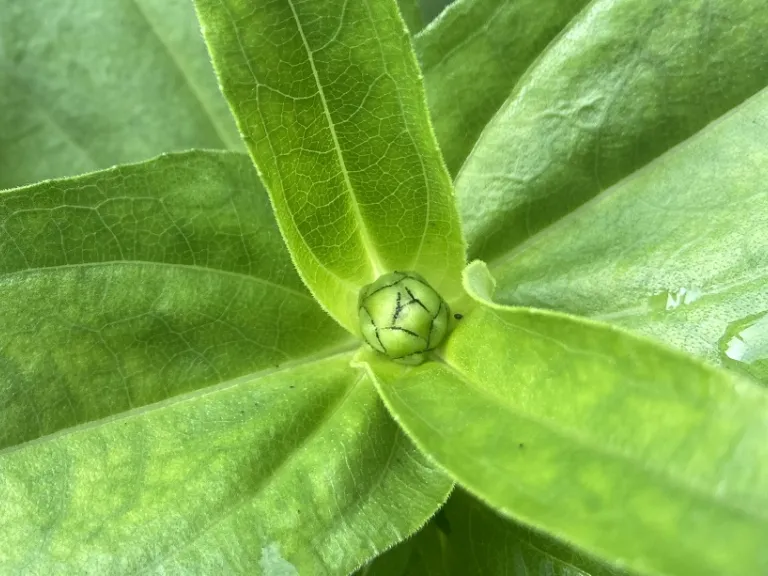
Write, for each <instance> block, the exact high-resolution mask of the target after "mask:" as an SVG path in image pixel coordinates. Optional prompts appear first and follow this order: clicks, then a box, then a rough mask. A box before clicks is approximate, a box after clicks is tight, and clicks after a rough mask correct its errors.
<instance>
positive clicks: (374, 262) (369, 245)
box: [288, 0, 384, 278]
mask: <svg viewBox="0 0 768 576" xmlns="http://www.w3.org/2000/svg"><path fill="white" fill-rule="evenodd" d="M288 6H289V7H290V8H291V14H292V15H293V20H294V21H295V22H296V29H297V30H298V32H299V36H300V37H301V42H302V45H303V46H304V51H305V52H306V54H307V61H308V62H309V65H310V67H311V69H312V77H313V78H314V80H315V86H316V87H317V94H318V96H320V102H321V103H322V105H323V115H324V116H325V120H326V122H327V124H328V130H329V132H330V133H331V139H332V140H333V149H334V152H335V153H336V158H337V160H338V162H339V167H340V168H341V173H342V175H343V177H344V184H345V186H346V188H347V191H348V192H349V197H350V200H351V202H350V205H351V206H352V215H353V216H354V218H355V222H356V223H357V227H358V230H359V231H360V240H361V242H362V243H363V246H364V247H365V251H366V255H367V256H368V261H369V263H370V265H371V269H372V270H373V273H374V276H375V277H376V278H378V277H379V276H381V275H382V274H383V273H384V272H383V270H384V267H383V266H382V265H381V261H380V259H379V257H378V253H377V251H376V249H375V248H374V246H375V243H374V242H373V241H372V240H371V238H370V233H369V232H368V227H367V226H366V225H365V219H364V218H363V215H362V213H361V212H360V205H359V202H358V200H357V196H356V195H355V189H354V187H353V186H352V181H351V180H350V179H349V171H348V170H347V164H346V161H345V160H344V154H343V153H342V151H341V145H340V144H339V138H338V136H337V134H336V126H335V124H334V122H333V119H332V117H331V111H330V109H329V108H328V101H327V100H326V98H325V90H323V85H322V83H321V82H320V76H319V74H318V72H317V67H316V66H315V58H314V56H313V54H312V50H311V49H310V47H309V43H308V42H307V37H306V35H305V34H304V27H303V26H302V25H301V21H300V20H299V15H298V14H297V13H296V8H295V7H294V4H293V0H288ZM340 18H343V14H342V15H341V16H340ZM342 25H343V22H340V23H339V27H341V26H342Z"/></svg>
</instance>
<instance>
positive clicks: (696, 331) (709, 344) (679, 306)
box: [489, 89, 768, 383]
mask: <svg viewBox="0 0 768 576" xmlns="http://www.w3.org/2000/svg"><path fill="white" fill-rule="evenodd" d="M767 183H768V89H766V90H763V91H762V92H760V93H759V94H758V95H757V96H755V97H753V98H752V99H750V100H749V101H747V102H746V103H745V104H743V105H741V106H740V107H739V108H737V109H736V110H734V111H733V112H732V113H731V114H729V115H728V116H727V117H725V118H723V119H722V120H720V121H719V122H716V123H714V124H712V125H710V126H708V127H707V128H706V129H704V130H702V131H700V132H699V133H697V134H696V135H695V136H693V137H692V138H690V139H689V140H687V141H686V142H685V143H684V144H683V145H681V146H679V147H677V148H675V149H674V150H672V151H670V152H669V153H668V154H666V155H664V156H662V157H660V158H659V159H658V160H657V161H656V162H653V163H652V164H650V165H649V166H647V167H646V168H645V169H644V170H641V171H638V172H636V173H635V174H634V175H633V176H632V178H629V179H625V180H622V181H621V182H619V183H618V184H616V185H615V186H613V187H611V188H609V189H608V190H606V191H605V192H604V193H603V194H602V195H600V196H599V197H597V198H595V199H594V200H593V201H592V202H591V203H589V204H587V205H585V206H584V207H583V208H581V209H580V210H579V211H577V212H575V213H574V214H572V215H571V216H570V217H568V218H564V219H563V220H561V221H560V222H558V224H556V225H555V226H552V227H551V228H549V229H547V231H546V232H545V233H542V234H539V235H536V236H534V237H532V238H531V239H529V240H528V241H527V242H526V243H524V244H523V245H521V246H520V248H519V249H518V250H515V251H513V252H510V253H508V254H506V255H505V256H503V257H501V258H499V259H497V260H495V261H494V262H492V263H490V266H489V267H490V268H491V270H492V273H493V274H494V276H496V277H497V279H498V281H499V288H498V289H497V291H496V298H497V299H498V300H499V301H500V302H503V303H507V304H523V303H524V304H527V305H536V306H540V307H546V308H556V309H560V310H566V311H568V312H572V313H575V314H580V315H587V316H594V317H597V318H600V319H604V320H608V321H610V322H614V323H617V324H620V325H622V326H625V327H628V328H631V329H633V330H636V331H639V332H642V333H645V334H648V335H651V336H654V337H656V338H660V339H662V340H664V341H666V342H668V343H670V344H672V345H674V346H676V347H679V348H682V349H684V350H686V351H688V352H691V353H693V354H696V355H699V356H702V357H705V358H707V359H708V360H710V361H713V362H723V363H725V364H726V365H728V366H730V367H734V368H737V369H743V370H744V371H745V372H746V373H748V374H751V375H752V376H754V377H756V378H758V379H761V380H762V381H763V382H764V383H768V323H767V322H766V318H767V317H766V313H768V184H767Z"/></svg>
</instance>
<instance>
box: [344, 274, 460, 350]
mask: <svg viewBox="0 0 768 576" xmlns="http://www.w3.org/2000/svg"><path fill="white" fill-rule="evenodd" d="M358 314H359V317H360V331H361V332H362V335H363V338H364V339H365V341H366V342H367V343H368V344H369V345H370V346H371V347H372V348H373V349H375V350H377V351H379V352H381V353H382V354H385V355H387V356H388V357H390V358H391V359H393V360H394V361H395V362H399V363H402V364H413V365H415V364H421V363H422V362H423V361H424V353H425V352H427V351H429V350H432V349H434V348H436V347H437V346H438V345H439V344H440V342H442V340H443V338H444V337H445V335H446V333H447V332H448V319H449V317H450V310H449V309H448V304H446V302H445V301H444V300H443V299H442V298H441V297H440V295H439V294H438V293H437V292H436V291H435V290H434V289H433V288H432V287H431V286H430V285H429V283H428V282H427V281H426V280H425V279H424V278H423V277H421V276H420V275H418V274H416V273H415V272H390V273H388V274H384V275H383V276H380V277H379V278H378V279H377V280H376V281H375V282H373V283H372V284H368V285H367V286H365V287H363V289H362V290H360V297H359V300H358Z"/></svg>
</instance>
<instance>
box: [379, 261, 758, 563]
mask: <svg viewBox="0 0 768 576" xmlns="http://www.w3.org/2000/svg"><path fill="white" fill-rule="evenodd" d="M473 268H474V270H473V269H470V271H469V272H468V282H469V283H470V284H469V285H468V286H467V289H468V290H470V291H474V287H473V284H474V274H475V273H476V272H477V265H475V266H474V267H473ZM477 297H478V298H480V295H479V294H478V295H477ZM443 357H444V360H445V362H444V363H436V362H432V363H427V364H424V365H422V366H420V367H412V368H404V367H401V366H396V365H393V364H391V363H387V362H383V361H381V360H380V359H379V358H377V357H374V356H373V355H372V354H369V356H368V358H367V361H368V362H369V365H370V366H372V371H373V373H375V375H376V377H377V379H378V388H379V391H380V393H381V394H382V397H383V398H384V401H385V402H386V404H387V406H388V408H389V409H390V411H391V412H392V413H393V415H394V416H395V418H396V419H397V420H398V421H399V422H400V424H401V426H403V428H404V429H405V430H406V431H407V432H408V434H409V435H410V436H411V438H413V439H414V441H415V442H416V444H417V445H418V446H419V447H420V448H421V449H422V450H423V451H425V452H426V453H427V454H428V455H429V456H431V457H432V458H433V459H434V460H435V461H436V462H437V463H438V464H440V465H441V466H442V467H443V468H445V469H446V470H447V471H449V472H450V473H451V475H452V476H453V477H454V479H456V480H457V481H458V482H459V483H460V484H461V485H463V486H464V487H466V488H467V489H468V490H470V491H471V492H472V493H474V494H476V495H478V496H479V497H481V498H482V499H484V500H485V501H487V502H490V503H491V504H492V505H493V506H494V507H496V508H498V509H499V510H500V511H501V512H503V513H504V514H506V515H509V516H510V517H512V518H514V519H515V520H517V521H520V522H522V523H524V524H527V525H530V526H532V527H534V528H536V529H539V530H544V531H546V532H548V533H549V534H551V535H552V536H554V537H556V538H558V539H561V540H563V541H564V542H567V543H569V544H571V545H574V546H576V547H577V548H580V549H582V550H584V551H585V552H587V553H589V554H590V555H593V556H595V557H596V558H602V559H604V560H606V561H607V562H611V563H614V564H615V565H616V566H623V567H627V568H629V569H631V570H633V571H638V572H645V573H651V574H656V573H664V574H697V575H702V576H703V575H709V574H712V575H720V576H722V575H726V574H733V575H742V574H760V573H763V572H765V571H766V570H767V569H768V551H766V548H765V545H764V544H765V534H766V531H768V516H766V514H765V511H766V510H768V498H767V497H766V495H767V494H768V452H767V450H768V448H767V447H768V418H766V414H768V395H766V393H765V391H764V390H763V389H761V388H759V387H757V386H754V385H753V384H751V383H750V382H746V381H742V380H740V379H739V378H737V377H736V376H734V375H731V374H729V373H726V372H722V371H718V370H716V369H714V368H710V367H708V366H706V365H704V364H700V363H699V362H698V361H696V360H694V359H691V358H688V357H687V356H683V355H680V354H679V353H677V352H673V351H671V350H667V349H665V348H662V347H660V346H658V345H657V344H654V343H652V342H650V341H646V340H643V339H640V338H637V337H635V336H632V335H629V334H627V333H625V332H622V331H619V330H618V329H615V328H612V327H610V326H607V325H603V324H599V323H594V322H590V321H587V320H583V319H579V318H576V317H571V316H566V315H562V314H557V313H552V312H546V311H537V310H531V309H525V308H504V307H501V306H493V305H480V306H479V307H478V308H476V309H475V310H474V311H473V312H472V313H471V314H469V315H467V316H465V317H464V319H463V320H461V322H460V323H459V326H458V327H457V328H456V330H455V331H454V333H453V335H452V336H451V337H450V338H449V340H448V342H447V344H446V346H445V349H444V352H443Z"/></svg>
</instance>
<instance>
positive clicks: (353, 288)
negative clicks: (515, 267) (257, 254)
mask: <svg viewBox="0 0 768 576" xmlns="http://www.w3.org/2000/svg"><path fill="white" fill-rule="evenodd" d="M196 5H197V8H198V12H199V16H200V21H201V23H202V26H203V32H204V34H205V37H206V41H207V42H208V45H209V48H210V51H211V54H212V58H213V62H214V66H215V68H216V70H217V73H218V75H219V78H220V81H221V85H222V87H223V91H224V94H225V96H226V97H227V99H228V100H229V102H230V105H231V106H232V109H233V110H234V113H235V117H236V119H237V121H238V124H239V126H240V130H241V132H242V133H243V134H244V136H245V140H246V144H247V145H248V148H249V150H250V151H251V154H252V156H253V158H254V160H255V162H256V165H257V166H258V168H259V170H260V173H261V176H262V179H263V181H264V183H265V185H266V187H267V189H268V191H269V193H270V196H271V198H272V202H273V205H274V209H275V214H276V217H277V221H278V223H279V224H280V227H281V230H282V232H283V236H284V237H285V240H286V243H287V245H288V248H289V250H290V251H291V254H292V256H293V259H294V262H295V263H296V266H297V268H298V269H299V272H300V274H301V275H302V278H303V279H304V281H305V282H306V283H307V285H308V286H309V288H310V290H311V291H312V293H313V294H314V295H315V297H316V298H317V299H318V301H319V302H320V303H321V305H322V306H323V307H324V308H326V309H327V310H328V311H329V312H330V314H331V315H332V316H333V317H334V318H335V319H336V320H337V321H338V322H339V323H341V324H342V325H343V326H344V327H346V328H347V329H348V330H350V331H352V332H358V330H359V329H358V320H357V297H358V292H359V289H360V288H361V287H362V286H363V285H365V284H368V283H370V282H372V281H373V280H374V279H375V278H376V277H378V276H379V275H381V274H382V273H385V272H388V271H391V270H415V271H417V272H419V273H421V274H422V275H423V276H425V277H426V278H427V280H428V281H429V282H430V283H431V284H432V285H433V286H434V287H435V288H436V289H437V290H438V291H439V292H440V293H441V294H442V295H443V297H444V298H446V299H447V300H449V301H452V300H454V299H456V298H457V297H458V296H459V295H460V293H461V286H460V283H459V278H460V272H461V268H462V267H463V265H464V245H463V240H462V237H461V230H460V227H459V221H458V216H457V214H456V208H455V205H454V202H453V192H452V187H451V182H450V178H449V176H448V173H447V172H446V170H445V167H444V165H443V163H442V160H441V157H440V152H439V150H438V149H437V146H436V143H435V139H434V135H433V133H432V129H431V127H430V124H429V118H428V114H427V110H426V105H425V102H424V94H423V88H422V85H421V82H420V73H419V70H418V67H417V64H416V61H415V58H414V56H413V53H412V50H411V47H410V44H409V40H408V35H407V33H406V31H405V30H404V28H403V25H402V21H401V19H400V17H399V15H398V13H397V6H396V4H395V2H394V0H378V1H376V2H371V1H370V0H364V1H361V2H347V1H344V0H333V1H328V0H310V1H306V2H295V1H288V2H265V1H263V0H197V2H196Z"/></svg>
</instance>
